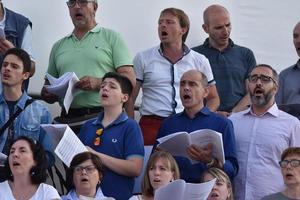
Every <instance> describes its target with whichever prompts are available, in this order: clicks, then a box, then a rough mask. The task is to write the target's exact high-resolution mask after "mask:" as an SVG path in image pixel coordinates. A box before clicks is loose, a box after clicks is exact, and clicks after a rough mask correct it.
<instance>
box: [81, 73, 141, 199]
mask: <svg viewBox="0 0 300 200" xmlns="http://www.w3.org/2000/svg"><path fill="white" fill-rule="evenodd" d="M131 92H132V84H131V82H130V81H129V79H128V78H126V77H124V76H122V75H119V74H116V73H112V72H109V73H107V74H105V75H104V77H103V78H102V83H101V87H100V98H101V102H102V106H103V110H104V111H103V112H101V113H100V114H99V116H98V118H96V119H92V120H89V121H87V122H86V123H85V124H84V125H83V127H82V128H81V131H80V134H79V138H80V140H81V141H82V142H83V144H85V145H87V146H88V148H89V150H90V151H91V152H93V153H95V154H96V155H98V156H99V157H100V159H101V160H102V162H103V164H104V166H105V167H106V170H105V172H104V174H103V179H102V182H101V185H100V186H101V189H102V191H103V193H104V195H105V196H109V197H114V198H116V200H125V199H126V200H127V199H129V198H130V197H131V196H132V190H133V186H134V177H136V176H139V174H140V173H141V170H142V165H143V157H144V144H143V138H142V133H141V130H140V127H139V125H138V124H137V122H136V121H135V120H133V119H130V118H128V116H127V115H126V113H125V112H124V111H123V105H124V103H125V102H127V101H128V99H129V97H130V95H131Z"/></svg>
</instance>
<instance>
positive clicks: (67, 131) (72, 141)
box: [41, 124, 87, 167]
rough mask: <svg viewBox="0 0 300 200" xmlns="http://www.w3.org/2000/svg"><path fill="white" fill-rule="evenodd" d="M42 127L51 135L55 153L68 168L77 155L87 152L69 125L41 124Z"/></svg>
mask: <svg viewBox="0 0 300 200" xmlns="http://www.w3.org/2000/svg"><path fill="white" fill-rule="evenodd" d="M41 127H42V128H43V129H44V130H45V131H46V132H47V134H51V137H52V139H53V145H54V147H55V150H54V152H55V153H56V155H57V156H58V157H59V158H60V159H61V161H63V162H64V163H65V164H66V165H67V166H68V167H69V166H70V163H71V161H72V159H73V157H74V156H75V155H77V154H79V153H82V152H85V151H87V148H86V147H85V146H84V145H83V144H82V142H81V141H80V140H79V138H78V137H77V136H76V135H75V133H74V132H73V131H72V129H71V128H70V127H69V126H68V125H67V124H41Z"/></svg>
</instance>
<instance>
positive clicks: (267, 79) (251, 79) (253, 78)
mask: <svg viewBox="0 0 300 200" xmlns="http://www.w3.org/2000/svg"><path fill="white" fill-rule="evenodd" d="M258 79H260V81H261V82H262V83H270V82H271V81H273V82H274V83H275V84H277V82H276V81H275V80H274V79H273V78H272V77H271V76H267V75H263V74H261V75H258V74H253V75H250V76H249V77H248V80H249V82H250V83H256V82H257V81H258Z"/></svg>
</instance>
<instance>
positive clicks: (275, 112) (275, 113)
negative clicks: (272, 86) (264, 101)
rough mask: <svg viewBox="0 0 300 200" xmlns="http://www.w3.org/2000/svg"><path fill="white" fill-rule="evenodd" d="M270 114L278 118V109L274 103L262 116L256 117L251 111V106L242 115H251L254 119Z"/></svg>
mask: <svg viewBox="0 0 300 200" xmlns="http://www.w3.org/2000/svg"><path fill="white" fill-rule="evenodd" d="M267 113H268V114H270V115H272V116H274V117H278V116H279V109H278V107H277V104H276V103H274V104H273V105H272V106H271V107H270V108H269V109H268V110H267V111H266V112H265V113H264V114H262V115H260V116H258V115H256V114H255V113H254V112H253V111H252V106H251V107H250V108H248V109H247V110H246V111H245V112H244V115H252V116H255V117H261V116H264V115H266V114H267Z"/></svg>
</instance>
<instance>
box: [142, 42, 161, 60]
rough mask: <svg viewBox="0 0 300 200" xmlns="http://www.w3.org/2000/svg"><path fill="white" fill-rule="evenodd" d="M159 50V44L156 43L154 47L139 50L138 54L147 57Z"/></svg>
mask: <svg viewBox="0 0 300 200" xmlns="http://www.w3.org/2000/svg"><path fill="white" fill-rule="evenodd" d="M158 52H159V46H157V45H156V46H154V47H150V48H148V49H145V50H143V51H140V52H138V53H137V55H139V56H143V57H147V56H152V55H153V54H155V53H158Z"/></svg>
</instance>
